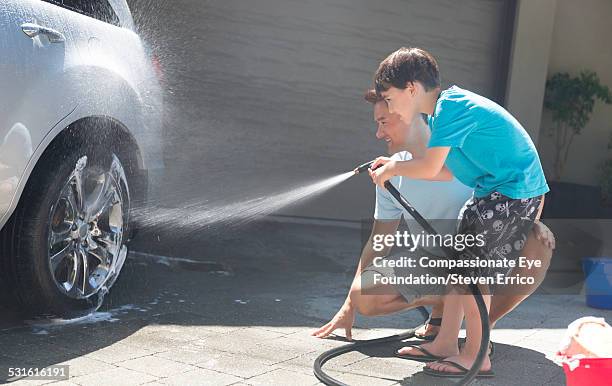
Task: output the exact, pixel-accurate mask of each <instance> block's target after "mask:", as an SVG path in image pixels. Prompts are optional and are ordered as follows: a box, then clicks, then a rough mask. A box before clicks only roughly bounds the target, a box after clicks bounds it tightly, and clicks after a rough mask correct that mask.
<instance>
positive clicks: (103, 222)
mask: <svg viewBox="0 0 612 386" xmlns="http://www.w3.org/2000/svg"><path fill="white" fill-rule="evenodd" d="M128 213H129V191H128V188H127V180H126V178H125V172H124V170H123V166H122V165H121V162H120V161H119V159H118V158H117V157H116V156H115V155H113V159H112V162H111V165H110V168H109V169H106V170H103V168H101V167H99V166H97V165H92V166H89V165H87V157H86V156H83V157H81V158H80V159H79V160H78V161H77V163H76V166H75V168H74V170H73V171H72V173H71V174H70V176H69V177H68V180H67V182H66V184H65V185H64V187H63V188H62V190H61V192H60V195H59V198H58V199H57V201H56V203H55V204H54V205H53V206H52V207H51V210H50V214H49V228H48V235H49V236H48V240H49V243H48V246H49V247H48V261H49V267H50V271H51V274H52V277H53V280H54V282H55V284H56V285H57V286H58V287H59V289H60V290H61V291H62V292H63V293H64V294H66V295H67V296H68V297H70V298H73V299H84V298H89V297H90V296H92V295H94V294H96V293H98V292H100V291H103V293H102V295H104V293H106V292H107V291H108V288H110V286H112V284H113V283H114V281H115V280H116V279H117V276H118V275H119V272H120V271H121V268H122V267H123V263H124V262H125V257H126V254H127V248H126V247H125V246H124V245H123V234H124V231H125V226H126V224H127V214H128Z"/></svg>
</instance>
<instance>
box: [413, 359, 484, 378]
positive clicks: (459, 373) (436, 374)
mask: <svg viewBox="0 0 612 386" xmlns="http://www.w3.org/2000/svg"><path fill="white" fill-rule="evenodd" d="M438 363H444V364H447V365H451V366H453V367H454V368H456V369H457V370H461V371H453V372H449V371H440V370H434V369H431V368H429V367H425V368H424V369H423V372H424V373H425V374H427V375H431V376H433V377H440V378H463V377H464V376H465V374H467V372H468V371H469V370H468V369H466V368H465V367H463V366H461V365H460V364H459V363H455V362H453V361H447V360H442V361H438ZM494 376H495V373H494V372H493V370H488V371H479V372H478V374H476V378H493V377H494Z"/></svg>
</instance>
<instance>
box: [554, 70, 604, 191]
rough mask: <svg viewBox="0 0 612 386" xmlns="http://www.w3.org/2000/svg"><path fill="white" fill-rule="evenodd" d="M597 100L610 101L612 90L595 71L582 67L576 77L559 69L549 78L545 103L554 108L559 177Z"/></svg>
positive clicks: (556, 165)
mask: <svg viewBox="0 0 612 386" xmlns="http://www.w3.org/2000/svg"><path fill="white" fill-rule="evenodd" d="M597 100H601V101H602V102H604V103H607V104H610V103H612V93H611V92H610V89H609V88H608V87H607V86H604V85H602V84H601V83H600V82H599V77H598V76H597V74H596V73H594V72H593V71H582V72H581V73H580V74H579V75H578V76H576V77H572V76H570V75H569V74H568V73H567V72H562V73H556V74H554V75H553V76H552V77H551V78H550V79H548V80H547V81H546V91H545V94H544V107H545V108H547V109H548V110H550V111H551V112H552V121H553V126H552V127H551V128H550V129H549V134H550V135H551V136H552V137H553V138H554V140H555V160H554V170H553V179H554V180H555V181H559V180H561V177H562V174H563V169H564V168H565V164H566V163H567V158H568V156H569V152H570V148H571V146H572V142H573V141H574V137H575V136H576V135H579V134H581V132H582V129H583V128H584V127H585V126H586V124H587V123H588V122H589V119H590V118H591V114H592V113H593V108H594V107H595V102H596V101H597Z"/></svg>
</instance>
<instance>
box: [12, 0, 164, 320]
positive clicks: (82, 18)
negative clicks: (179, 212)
mask: <svg viewBox="0 0 612 386" xmlns="http://www.w3.org/2000/svg"><path fill="white" fill-rule="evenodd" d="M156 63H157V62H156V61H155V59H154V58H152V56H151V55H150V52H149V50H148V49H147V48H146V47H145V45H144V43H143V42H142V41H141V39H140V37H139V36H138V35H137V34H136V32H135V30H134V22H133V20H132V16H131V14H130V10H129V8H128V5H127V3H126V1H125V0H87V1H85V0H45V1H43V0H2V2H0V229H1V233H0V274H1V275H2V276H1V277H2V282H3V284H4V287H5V289H3V290H2V292H3V294H4V295H8V296H6V297H7V298H9V299H11V301H14V302H15V303H16V304H18V305H19V307H20V309H22V310H25V311H27V312H28V313H31V314H53V315H57V316H64V317H66V316H75V315H80V314H82V313H84V312H89V311H91V310H92V309H94V308H96V307H97V306H99V304H100V303H101V301H102V299H103V298H104V295H105V294H106V293H107V292H108V290H109V289H110V288H111V286H112V285H113V283H114V282H115V281H116V280H117V277H118V275H119V273H120V272H121V268H122V266H123V263H124V261H125V258H126V254H127V248H126V242H127V241H128V239H129V237H130V235H131V232H132V231H133V228H132V229H131V228H130V227H131V224H130V213H131V212H132V211H133V210H134V208H135V207H137V206H138V205H141V204H142V203H144V202H145V199H146V192H147V181H148V177H147V176H148V175H149V174H152V173H155V174H158V173H159V172H160V171H161V170H162V168H163V162H162V156H161V141H160V138H161V130H162V125H161V122H162V92H161V86H160V77H161V75H160V72H159V67H158V66H156Z"/></svg>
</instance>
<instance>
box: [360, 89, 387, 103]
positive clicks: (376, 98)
mask: <svg viewBox="0 0 612 386" xmlns="http://www.w3.org/2000/svg"><path fill="white" fill-rule="evenodd" d="M363 99H365V100H366V101H368V102H370V103H371V104H373V105H375V104H377V103H378V102H383V101H384V100H385V98H383V97H382V95H380V94H379V93H377V92H376V90H374V89H370V90H368V91H366V92H365V94H364V95H363Z"/></svg>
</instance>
